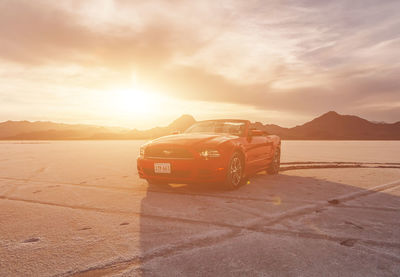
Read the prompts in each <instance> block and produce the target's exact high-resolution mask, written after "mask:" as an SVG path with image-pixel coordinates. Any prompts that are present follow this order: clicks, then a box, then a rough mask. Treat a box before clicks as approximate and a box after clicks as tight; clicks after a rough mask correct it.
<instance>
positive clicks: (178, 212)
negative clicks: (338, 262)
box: [135, 169, 400, 276]
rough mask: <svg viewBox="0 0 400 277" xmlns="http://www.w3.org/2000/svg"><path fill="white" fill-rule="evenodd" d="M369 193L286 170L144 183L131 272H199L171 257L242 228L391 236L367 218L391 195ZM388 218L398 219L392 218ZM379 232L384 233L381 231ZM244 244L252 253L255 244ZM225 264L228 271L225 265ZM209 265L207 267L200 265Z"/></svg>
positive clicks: (394, 202) (391, 203) (391, 202)
mask: <svg viewBox="0 0 400 277" xmlns="http://www.w3.org/2000/svg"><path fill="white" fill-rule="evenodd" d="M337 170H340V169H337ZM338 173H339V174H340V172H339V171H338ZM303 175H304V174H303ZM369 193H371V191H370V190H368V189H366V188H362V187H357V186H354V185H351V184H346V183H341V182H332V181H327V180H326V179H325V178H321V177H320V178H318V177H305V176H296V175H292V174H289V173H287V172H284V173H281V174H278V175H273V176H271V175H266V174H258V175H256V176H253V177H252V178H251V179H250V182H249V184H247V185H245V186H243V187H241V188H239V189H238V190H235V191H226V190H224V189H222V188H221V187H216V186H215V185H206V184H204V185H193V184H192V185H184V184H171V185H162V186H160V185H149V186H148V188H147V192H146V197H144V198H143V199H142V202H141V212H140V234H139V236H140V248H141V249H140V250H141V256H142V259H141V265H140V266H138V268H137V269H135V270H136V273H139V274H140V275H145V276H153V275H157V274H160V273H161V272H163V274H162V275H176V274H178V273H179V274H178V275H192V274H200V275H203V273H202V270H204V265H197V264H196V263H194V262H193V263H192V260H188V261H186V262H179V258H178V256H180V255H182V253H183V252H185V251H196V249H199V248H204V247H211V246H215V245H216V244H218V243H219V242H220V241H223V240H225V239H226V238H228V239H229V238H232V237H235V236H236V235H237V234H241V233H243V232H245V231H256V232H258V231H259V232H265V231H266V230H268V232H271V229H273V230H276V232H277V233H278V234H280V233H282V234H284V235H288V236H290V234H291V233H293V236H295V237H296V236H299V235H300V236H301V235H302V234H309V236H311V238H312V237H313V236H316V237H317V238H318V237H321V236H322V238H325V237H326V238H330V237H333V238H334V239H333V240H335V238H336V237H337V240H338V241H337V243H343V244H342V245H344V246H347V245H346V242H343V241H346V240H347V239H350V242H351V243H347V244H350V245H351V244H354V242H352V241H351V239H354V238H355V239H356V240H360V241H362V240H363V239H364V235H365V234H366V233H367V232H368V229H370V230H372V231H371V232H372V235H374V234H375V233H376V236H377V240H378V241H379V240H383V241H384V240H389V241H394V240H395V239H396V237H395V236H396V235H395V234H393V232H392V231H390V230H389V231H385V230H383V229H384V228H383V227H382V228H383V229H382V230H377V229H376V228H378V229H379V226H378V227H376V226H374V227H371V220H373V217H376V216H378V214H380V213H381V212H384V211H385V208H386V210H387V211H393V212H394V211H396V209H397V212H398V210H399V207H400V199H399V197H397V196H395V195H391V194H388V193H386V192H375V193H371V194H369ZM346 195H347V196H351V195H353V198H351V201H349V199H347V200H346V199H344V200H343V202H341V198H340V197H342V196H346ZM362 197H370V198H371V201H369V205H371V207H367V206H366V205H365V203H363V202H360V203H358V202H357V200H359V199H361V198H362ZM383 203H384V205H383ZM379 208H381V210H380V209H379ZM360 214H361V216H359V215H360ZM385 220H386V219H385ZM387 220H388V221H390V220H389V219H387ZM392 220H400V217H399V216H397V217H396V219H392ZM383 224H384V223H383ZM388 224H389V223H388ZM390 224H392V223H390ZM366 226H369V227H366ZM374 228H375V229H374ZM379 232H383V233H385V232H386V233H388V236H389V237H385V236H381V235H382V234H381V235H379ZM351 246H352V245H351ZM246 251H250V253H249V254H250V255H257V254H256V253H257V251H258V250H257V251H256V250H254V251H253V252H254V253H251V252H252V250H248V249H247V250H246ZM214 258H215V257H214ZM202 259H203V260H202V261H201V263H203V264H208V263H209V264H213V263H214V261H212V260H211V259H212V258H211V257H210V258H209V259H210V260H208V258H205V257H204V256H203V257H202ZM162 270H167V272H164V271H162ZM197 270H200V271H197ZM225 270H226V272H229V265H226V268H225ZM217 271H218V270H216V271H214V270H213V268H209V269H208V271H207V272H208V273H212V274H214V273H217ZM164 273H165V274H164Z"/></svg>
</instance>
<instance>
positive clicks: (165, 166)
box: [154, 163, 171, 173]
mask: <svg viewBox="0 0 400 277" xmlns="http://www.w3.org/2000/svg"><path fill="white" fill-rule="evenodd" d="M154 172H155V173H171V164H170V163H154Z"/></svg>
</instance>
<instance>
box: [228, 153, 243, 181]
mask: <svg viewBox="0 0 400 277" xmlns="http://www.w3.org/2000/svg"><path fill="white" fill-rule="evenodd" d="M230 175H231V181H232V184H233V185H234V186H237V185H239V183H240V180H241V179H242V163H241V161H240V159H239V158H238V157H234V158H233V160H232V163H231V168H230Z"/></svg>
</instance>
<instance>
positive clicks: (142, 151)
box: [140, 146, 145, 158]
mask: <svg viewBox="0 0 400 277" xmlns="http://www.w3.org/2000/svg"><path fill="white" fill-rule="evenodd" d="M144 148H145V147H144V146H140V157H142V158H143V157H144Z"/></svg>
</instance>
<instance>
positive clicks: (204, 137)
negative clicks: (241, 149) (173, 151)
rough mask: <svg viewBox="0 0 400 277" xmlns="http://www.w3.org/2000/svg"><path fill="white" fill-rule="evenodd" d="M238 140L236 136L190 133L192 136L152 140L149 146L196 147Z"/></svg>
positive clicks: (172, 136) (182, 135) (183, 135)
mask: <svg viewBox="0 0 400 277" xmlns="http://www.w3.org/2000/svg"><path fill="white" fill-rule="evenodd" d="M235 138H238V137H237V136H233V135H227V134H207V133H192V134H179V135H171V136H165V137H161V138H158V139H155V140H152V141H151V142H150V143H149V144H151V145H157V144H170V145H171V144H173V145H180V146H197V145H203V144H207V145H218V144H220V143H223V142H225V141H227V140H231V139H235Z"/></svg>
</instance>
